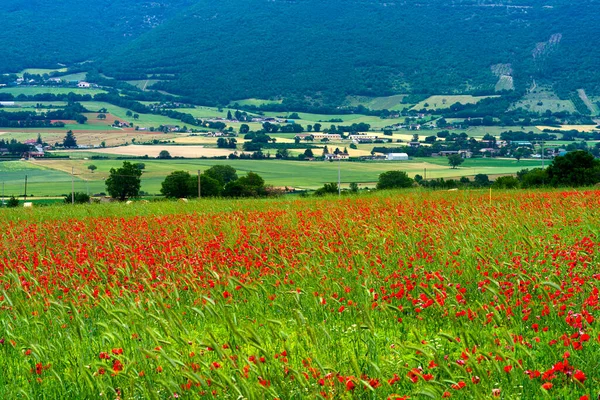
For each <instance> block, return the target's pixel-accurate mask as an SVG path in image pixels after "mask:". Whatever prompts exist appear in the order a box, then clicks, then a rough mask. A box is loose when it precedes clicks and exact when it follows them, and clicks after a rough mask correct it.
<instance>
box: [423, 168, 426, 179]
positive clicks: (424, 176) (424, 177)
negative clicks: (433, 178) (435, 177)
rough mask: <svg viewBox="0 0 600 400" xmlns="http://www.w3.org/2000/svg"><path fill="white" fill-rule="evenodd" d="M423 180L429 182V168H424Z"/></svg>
mask: <svg viewBox="0 0 600 400" xmlns="http://www.w3.org/2000/svg"><path fill="white" fill-rule="evenodd" d="M423 180H424V181H426V180H427V168H423Z"/></svg>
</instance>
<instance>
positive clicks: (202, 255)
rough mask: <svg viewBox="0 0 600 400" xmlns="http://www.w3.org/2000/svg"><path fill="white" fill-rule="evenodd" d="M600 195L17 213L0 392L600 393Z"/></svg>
mask: <svg viewBox="0 0 600 400" xmlns="http://www.w3.org/2000/svg"><path fill="white" fill-rule="evenodd" d="M492 192H493V193H492ZM598 195H599V192H598V191H593V190H589V189H584V190H574V189H571V190H564V191H558V190H534V191H529V190H512V191H504V190H493V191H488V190H478V189H475V190H460V191H456V192H448V191H432V190H426V189H422V188H415V189H405V190H395V191H381V192H376V193H359V194H356V195H349V196H343V197H342V198H338V197H337V196H329V197H326V198H315V197H311V198H304V199H301V198H298V197H292V198H280V199H245V200H234V199H227V200H214V199H201V200H191V201H189V202H180V201H177V202H175V201H162V202H157V203H152V202H143V203H142V202H137V203H133V204H123V203H119V204H104V205H81V206H70V205H68V206H67V205H62V206H59V205H56V206H50V207H39V208H38V207H34V208H32V209H23V208H18V209H0V232H1V233H0V244H1V246H0V266H1V268H0V278H1V279H2V284H3V285H2V292H1V296H0V313H1V315H2V318H0V339H1V342H0V364H1V365H2V368H3V371H4V373H3V374H0V397H1V398H3V399H5V398H6V399H12V398H32V399H38V398H39V399H45V398H51V399H54V398H75V399H88V398H89V399H91V398H94V399H95V398H107V399H114V398H124V399H143V398H151V399H168V398H171V399H172V398H179V397H181V398H186V399H187V398H219V399H220V398H223V399H230V398H242V397H243V398H244V399H271V398H284V399H304V398H306V399H316V398H327V399H341V400H350V399H386V398H390V399H391V398H394V399H397V398H398V396H399V395H403V396H404V395H405V396H410V398H411V399H419V398H433V399H440V398H446V397H449V396H448V395H447V394H444V393H446V392H447V393H450V394H451V398H452V399H455V398H456V399H496V398H504V399H521V398H525V399H538V398H539V399H545V398H552V399H580V398H583V396H584V395H586V397H585V398H595V397H596V394H597V388H598V383H597V382H598V381H599V380H600V371H599V369H598V361H597V360H598V358H599V357H600V348H599V347H598V345H597V342H596V338H597V334H598V329H597V326H596V325H597V320H596V318H597V286H598V285H597V280H596V277H597V273H598V272H599V271H600V269H599V267H598V265H599V262H600V259H599V258H600V257H599V253H598V249H599V247H600V246H599V244H598V243H597V240H596V234H597V227H598V226H599V225H600V210H599V209H598V207H597V202H598V201H597V199H598ZM580 313H582V314H583V315H582V314H580ZM578 315H582V316H585V317H584V318H581V320H580V319H579V318H578ZM538 317H539V318H538ZM574 325H575V326H574ZM569 336H570V338H569ZM567 359H568V363H567ZM559 361H562V363H561V364H558V362H559ZM553 366H554V368H553ZM530 371H539V372H541V373H543V372H544V371H550V372H549V373H553V375H554V376H555V378H553V379H552V388H551V389H550V388H549V387H548V385H547V386H546V388H547V389H548V391H547V392H546V391H544V390H543V389H542V388H541V385H542V383H543V382H544V380H543V379H542V378H541V377H537V378H536V377H533V378H532V379H530V378H529V377H528V376H527V375H528V374H530V375H533V374H531V372H530ZM409 378H412V380H411V379H409ZM207 382H208V383H207ZM457 383H460V384H457ZM186 384H187V385H186ZM200 391H203V392H205V395H202V394H199V392H200ZM213 391H214V392H213ZM211 392H213V393H211ZM300 393H301V395H300ZM492 394H493V395H492ZM496 394H501V396H502V397H500V396H496ZM403 398H406V397H403Z"/></svg>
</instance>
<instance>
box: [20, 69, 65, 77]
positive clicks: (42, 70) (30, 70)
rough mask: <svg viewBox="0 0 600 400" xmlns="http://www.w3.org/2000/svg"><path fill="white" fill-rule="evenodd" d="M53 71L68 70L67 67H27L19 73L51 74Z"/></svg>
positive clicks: (21, 74)
mask: <svg viewBox="0 0 600 400" xmlns="http://www.w3.org/2000/svg"><path fill="white" fill-rule="evenodd" d="M53 72H67V68H60V69H56V68H54V69H48V68H27V69H24V70H23V71H21V72H19V73H18V74H17V75H18V76H23V74H32V75H44V74H51V73H53Z"/></svg>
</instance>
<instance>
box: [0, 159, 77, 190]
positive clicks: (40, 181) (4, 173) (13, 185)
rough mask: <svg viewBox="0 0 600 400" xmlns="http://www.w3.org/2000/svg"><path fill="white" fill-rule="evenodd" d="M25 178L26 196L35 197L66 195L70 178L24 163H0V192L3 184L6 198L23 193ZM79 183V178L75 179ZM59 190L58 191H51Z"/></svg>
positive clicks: (65, 174) (51, 170)
mask: <svg viewBox="0 0 600 400" xmlns="http://www.w3.org/2000/svg"><path fill="white" fill-rule="evenodd" d="M26 176H27V194H28V195H35V196H47V195H60V194H62V193H68V192H70V190H71V189H69V187H70V185H71V176H70V175H69V174H67V173H65V172H62V171H57V170H54V169H48V168H44V167H43V166H41V165H38V164H34V163H30V162H25V161H1V162H0V191H1V190H2V184H4V193H5V195H6V196H11V195H15V196H20V195H23V194H24V193H25V177H26ZM77 181H78V183H79V178H77ZM53 186H54V187H55V188H57V189H58V188H60V189H58V190H55V189H53Z"/></svg>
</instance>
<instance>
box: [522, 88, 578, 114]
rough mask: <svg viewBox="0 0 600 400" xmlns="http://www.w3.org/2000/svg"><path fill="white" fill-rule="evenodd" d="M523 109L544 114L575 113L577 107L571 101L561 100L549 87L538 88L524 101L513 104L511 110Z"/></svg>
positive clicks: (526, 96)
mask: <svg viewBox="0 0 600 400" xmlns="http://www.w3.org/2000/svg"><path fill="white" fill-rule="evenodd" d="M517 108H523V109H524V110H526V111H531V112H537V113H544V112H546V110H550V111H551V112H562V111H568V112H570V113H573V112H575V106H574V105H573V102H572V101H571V100H561V99H560V98H559V97H558V96H557V95H556V94H555V93H554V91H553V90H552V88H549V87H544V86H541V87H536V88H535V89H533V90H531V91H529V92H528V93H527V94H526V95H525V96H524V97H523V99H521V100H519V101H518V102H517V103H515V104H513V105H512V106H511V107H510V109H511V110H514V109H517Z"/></svg>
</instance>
